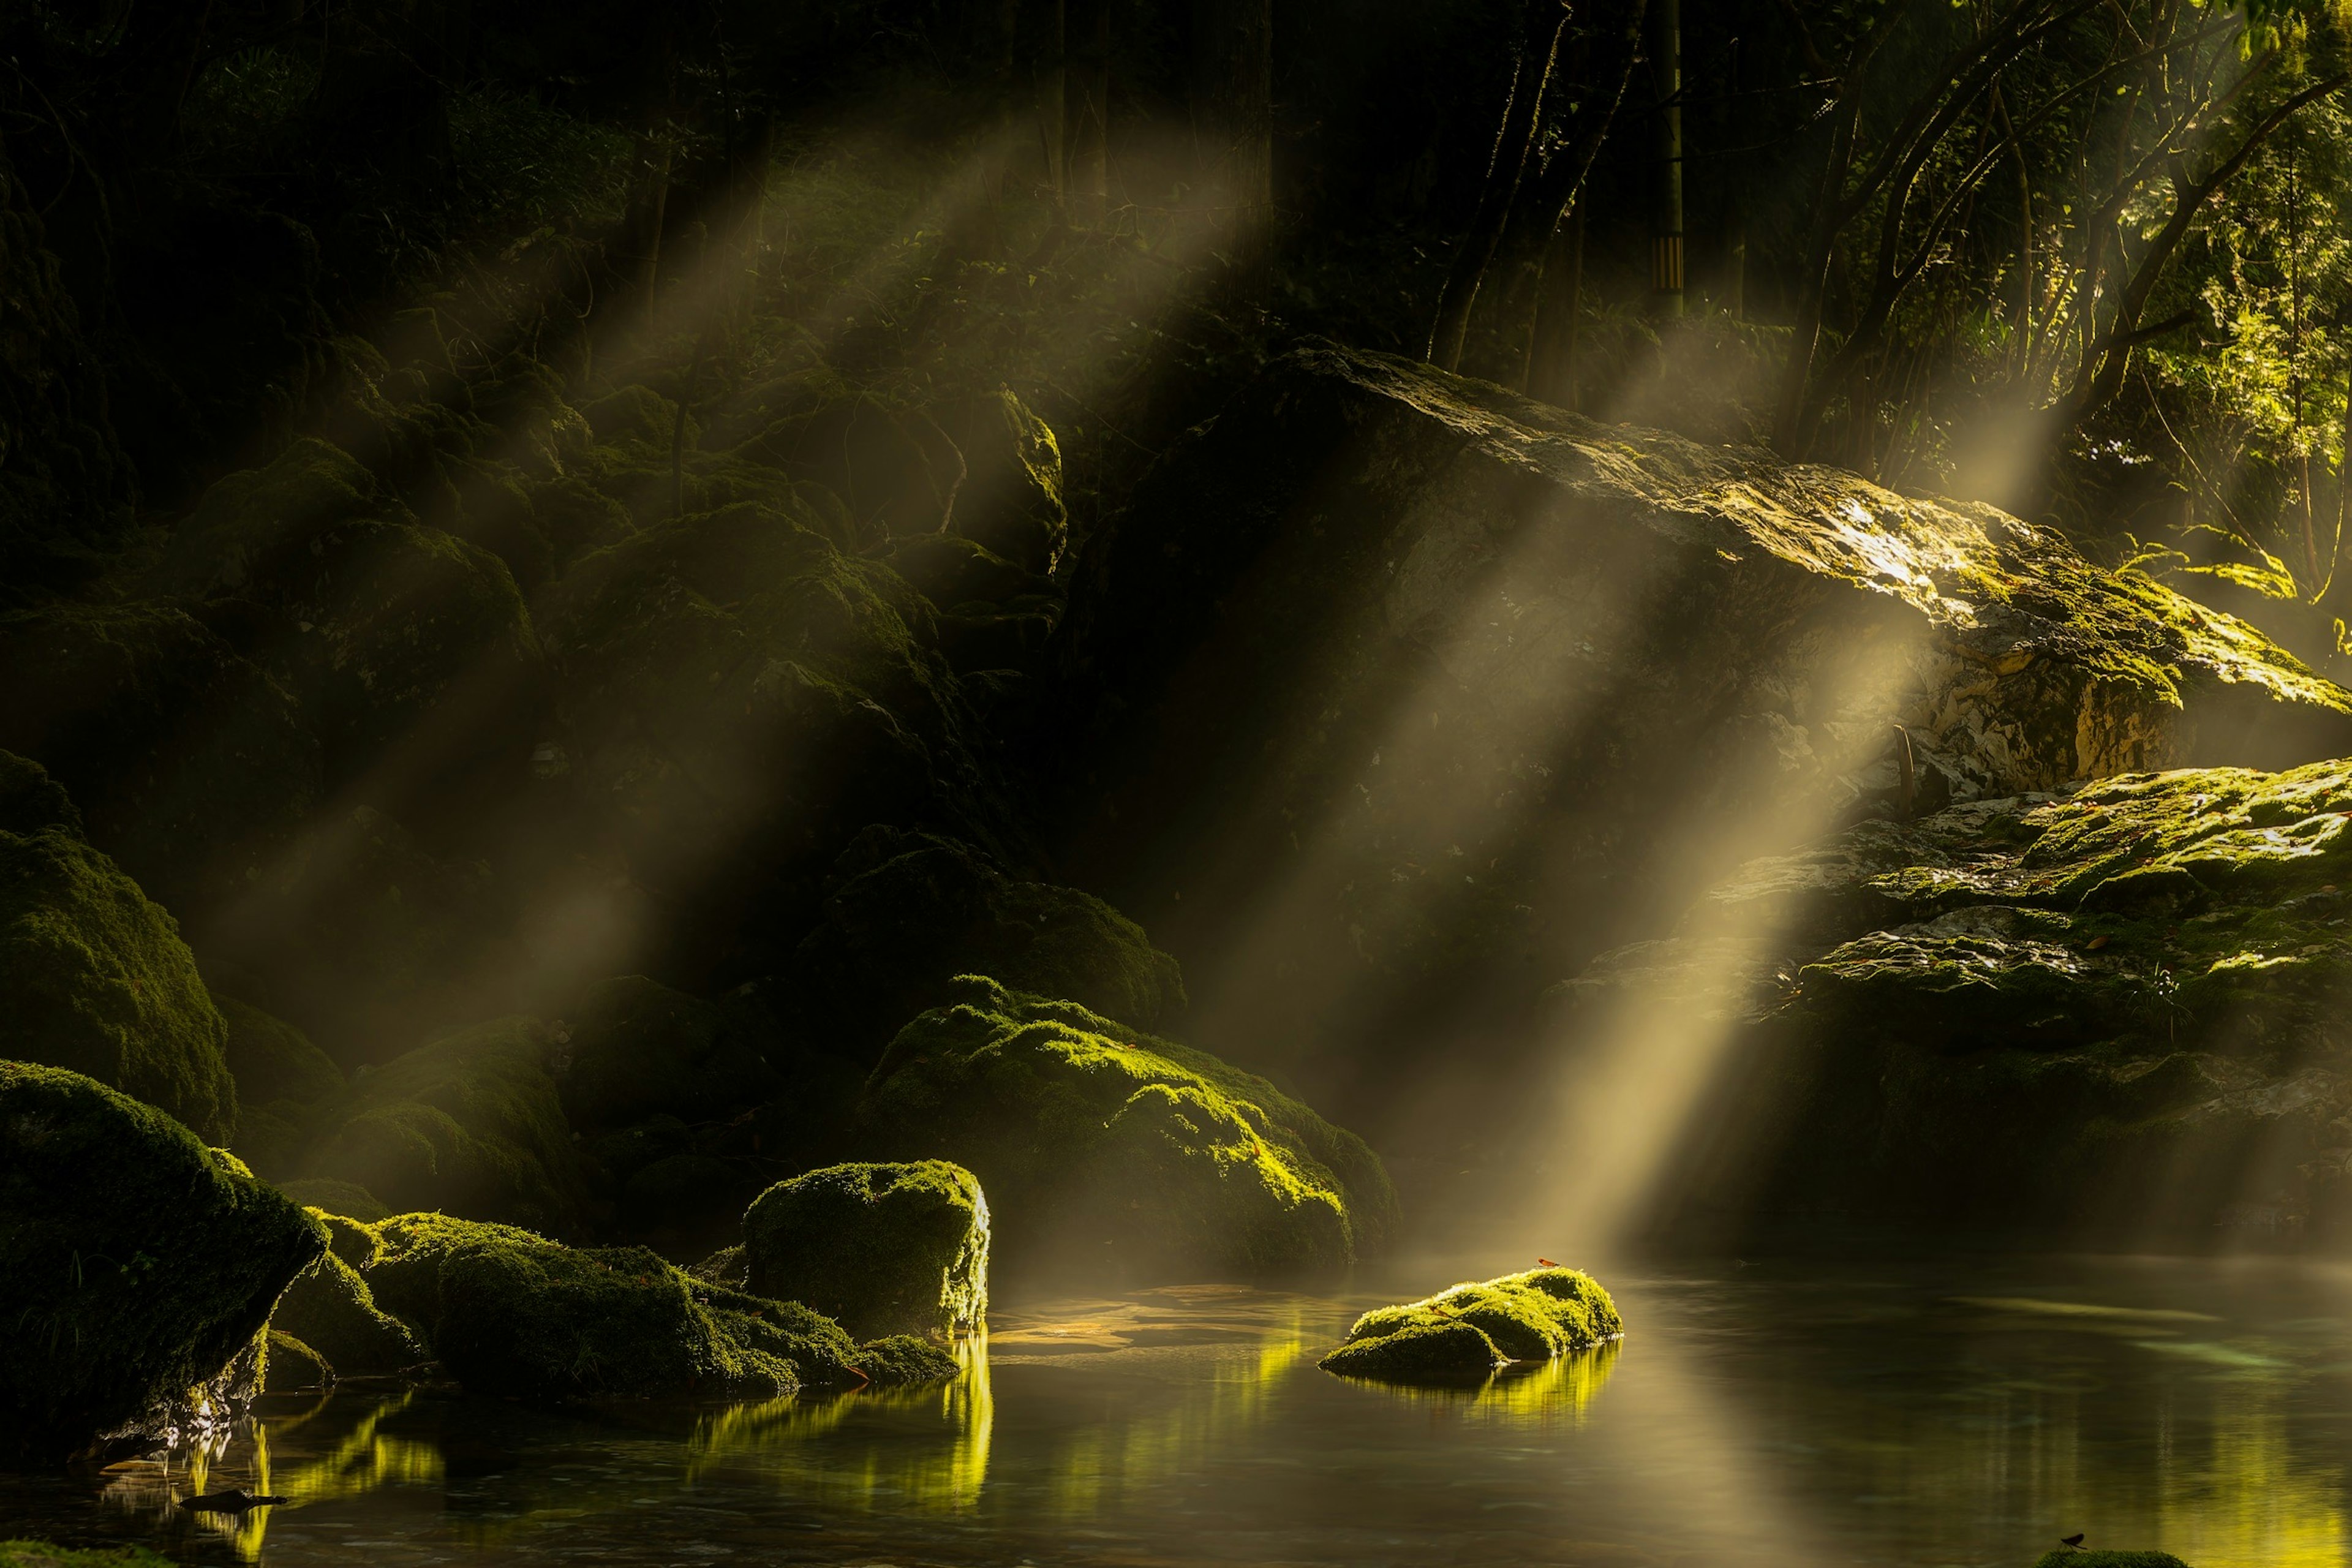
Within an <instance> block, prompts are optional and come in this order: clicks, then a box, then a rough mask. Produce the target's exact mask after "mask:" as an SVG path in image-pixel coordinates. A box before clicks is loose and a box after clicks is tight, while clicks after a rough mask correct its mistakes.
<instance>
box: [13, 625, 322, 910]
mask: <svg viewBox="0 0 2352 1568" xmlns="http://www.w3.org/2000/svg"><path fill="white" fill-rule="evenodd" d="M213 618H214V621H215V623H217V624H216V625H215V624H207V623H206V622H205V620H202V619H200V618H198V616H195V615H193V614H191V613H189V611H188V610H187V609H186V608H184V607H182V606H179V605H163V604H112V605H46V606H43V607H41V608H39V609H28V610H25V611H21V612H19V613H17V614H15V615H8V616H0V747H6V748H8V749H9V750H12V751H15V752H20V753H22V754H23V755H25V756H26V757H30V758H33V759H35V760H37V761H38V762H39V763H41V764H42V765H43V766H44V767H46V768H47V770H48V772H49V774H50V775H51V776H52V777H53V778H55V779H56V780H57V782H58V784H62V785H63V786H64V787H65V788H66V789H67V790H68V792H69V793H70V794H71V795H73V797H74V801H75V804H76V805H78V806H79V808H80V811H81V814H82V816H84V817H85V818H86V826H87V830H88V832H89V837H90V840H91V842H93V843H94V844H96V845H98V846H99V847H100V848H102V849H104V850H105V851H106V852H107V853H108V854H110V855H111V856H112V857H113V858H115V859H116V860H117V861H118V862H120V863H121V865H122V866H123V867H124V868H126V869H128V870H129V871H130V872H131V875H132V876H134V877H136V878H138V879H139V881H140V884H141V885H142V887H144V888H146V889H147V890H148V891H149V892H150V893H152V895H153V896H155V897H156V898H158V899H161V900H163V901H164V902H165V903H167V904H169V905H171V906H172V907H173V909H175V910H179V911H181V912H182V913H183V914H184V915H186V916H191V917H193V916H194V915H196V914H198V913H200V912H202V911H205V910H211V909H215V908H217V907H219V906H220V905H222V904H223V903H225V902H226V901H227V900H229V899H231V898H232V897H234V896H235V895H236V893H237V892H239V891H240V890H241V889H243V888H244V887H245V885H246V877H247V871H248V869H251V868H257V867H259V866H263V865H266V864H268V861H269V860H270V859H271V858H273V857H274V856H275V855H277V854H278V852H280V851H281V850H282V849H283V847H284V846H285V845H286V843H287V842H288V841H289V838H290V837H291V836H292V835H293V833H294V832H295V830H296V829H297V827H298V826H299V824H300V822H301V821H302V818H303V816H305V814H307V813H308V812H310V811H311V810H312V809H313V808H315V807H316V805H318V802H319V798H320V756H319V745H318V742H317V741H316V740H315V739H313V738H312V736H311V734H310V731H309V730H308V729H307V728H306V727H305V721H304V719H303V715H302V713H301V710H300V708H299V704H298V703H297V702H296V700H295V699H294V697H293V695H292V694H291V693H290V692H289V690H288V689H286V688H285V687H284V686H283V685H282V684H281V683H280V682H279V681H278V680H277V679H275V678H273V677H272V676H271V675H269V674H268V673H267V672H266V671H265V670H264V669H263V668H261V666H260V665H258V664H257V663H256V662H255V659H254V658H253V656H252V654H251V652H250V651H249V650H248V649H246V648H243V647H239V646H238V645H239V643H240V642H242V641H244V640H245V639H246V628H245V626H244V625H243V623H242V622H241V621H240V620H239V619H238V618H237V617H236V616H233V615H227V614H223V615H219V616H214V617H213Z"/></svg>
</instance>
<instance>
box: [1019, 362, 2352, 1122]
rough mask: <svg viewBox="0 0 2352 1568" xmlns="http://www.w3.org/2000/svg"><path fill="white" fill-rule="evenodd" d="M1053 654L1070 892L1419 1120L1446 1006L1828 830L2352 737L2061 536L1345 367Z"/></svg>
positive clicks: (1211, 461)
mask: <svg viewBox="0 0 2352 1568" xmlns="http://www.w3.org/2000/svg"><path fill="white" fill-rule="evenodd" d="M1057 635H1058V637H1059V639H1060V640H1059V644H1058V647H1059V651H1060V655H1061V679H1062V681H1063V692H1064V697H1065V700H1066V702H1067V703H1068V704H1069V706H1070V708H1071V709H1072V710H1074V711H1075V712H1076V713H1078V714H1080V715H1082V716H1083V717H1082V721H1080V722H1079V723H1078V724H1077V725H1076V726H1075V728H1074V730H1073V732H1072V735H1071V739H1070V741H1069V742H1068V745H1067V748H1066V751H1065V752H1064V753H1063V754H1062V755H1061V756H1060V757H1059V758H1058V759H1057V760H1056V763H1055V766H1056V767H1057V768H1058V769H1059V771H1060V776H1061V777H1063V778H1064V779H1065V780H1066V794H1065V795H1063V797H1062V798H1063V800H1064V801H1065V802H1066V805H1067V806H1068V808H1069V810H1070V812H1071V814H1072V817H1073V820H1074V821H1075V822H1076V824H1077V826H1076V828H1075V830H1074V831H1073V833H1072V842H1071V843H1070V844H1069V846H1068V847H1067V852H1066V854H1065V855H1064V856H1063V857H1062V864H1063V865H1064V866H1065V867H1066V869H1067V872H1068V874H1069V875H1070V876H1071V877H1072V878H1073V879H1075V880H1077V881H1079V882H1081V883H1082V884H1083V885H1085V886H1087V887H1089V888H1093V889H1097V890H1098V891H1099V892H1101V893H1102V894H1103V895H1104V896H1105V897H1107V898H1109V899H1111V900H1113V901H1115V902H1116V903H1118V905H1119V906H1120V907H1121V908H1122V909H1124V910H1128V912H1129V913H1130V914H1132V915H1134V916H1135V917H1136V918H1138V919H1139V920H1141V921H1144V923H1145V924H1146V925H1148V926H1149V927H1150V929H1151V930H1152V931H1153V932H1154V934H1155V935H1156V936H1157V937H1158V938H1159V939H1160V941H1161V942H1163V943H1164V944H1166V945H1167V946H1168V947H1169V948H1170V950H1171V951H1172V952H1176V953H1178V954H1179V955H1181V957H1182V958H1183V959H1184V961H1185V964H1186V969H1187V973H1188V976H1189V978H1190V980H1191V982H1192V989H1193V991H1194V994H1195V999H1196V1003H1197V1002H1199V1001H1200V999H1201V998H1202V997H1211V996H1213V997H1215V998H1216V1005H1214V1007H1213V1019H1214V1022H1215V1025H1216V1026H1217V1027H1218V1028H1219V1029H1220V1031H1221V1032H1223V1031H1232V1034H1231V1035H1230V1037H1233V1038H1235V1039H1238V1040H1243V1041H1244V1042H1245V1043H1246V1045H1247V1046H1248V1047H1249V1048H1250V1049H1251V1050H1252V1052H1253V1053H1254V1059H1265V1060H1286V1061H1287V1062H1291V1063H1298V1062H1300V1061H1301V1060H1302V1058H1304V1057H1306V1056H1307V1054H1308V1053H1312V1052H1316V1051H1318V1050H1319V1051H1320V1052H1321V1053H1323V1054H1324V1055H1325V1058H1326V1059H1325V1061H1324V1062H1322V1063H1321V1064H1318V1065H1320V1066H1323V1067H1325V1068H1327V1069H1328V1072H1329V1073H1330V1075H1331V1076H1332V1077H1333V1078H1334V1079H1339V1078H1340V1077H1342V1076H1343V1075H1345V1076H1346V1077H1347V1078H1348V1079H1349V1080H1350V1081H1356V1082H1360V1081H1361V1080H1362V1079H1363V1077H1364V1075H1365V1071H1366V1063H1367V1060H1368V1058H1371V1059H1373V1060H1375V1061H1377V1062H1378V1063H1379V1068H1380V1069H1385V1068H1390V1067H1391V1064H1393V1066H1394V1068H1395V1069H1396V1070H1394V1071H1381V1073H1380V1076H1381V1078H1382V1079H1383V1081H1385V1082H1387V1083H1388V1084H1389V1086H1390V1090H1391V1092H1392V1093H1393V1094H1394V1095H1396V1096H1397V1097H1398V1099H1399V1100H1401V1102H1402V1103H1406V1104H1413V1103H1414V1102H1415V1100H1416V1099H1418V1098H1421V1096H1420V1091H1419V1088H1418V1085H1417V1084H1416V1082H1415V1080H1414V1079H1413V1078H1412V1076H1411V1071H1410V1067H1411V1064H1412V1060H1413V1058H1415V1057H1416V1056H1423V1058H1424V1059H1425V1053H1423V1052H1422V1051H1421V1050H1420V1047H1423V1046H1424V1045H1425V1044H1426V1042H1427V1039H1428V1037H1429V1036H1430V1034H1431V1033H1432V1032H1433V1030H1436V1029H1439V1028H1441V1027H1443V1026H1446V1025H1447V1024H1450V1023H1451V1022H1453V1021H1454V1017H1455V1016H1456V1015H1457V1014H1458V1008H1457V1007H1456V1002H1457V999H1458V998H1459V997H1460V996H1461V995H1462V994H1464V992H1465V990H1469V991H1481V992H1484V993H1486V994H1490V995H1496V996H1506V997H1520V998H1528V999H1532V995H1533V994H1534V992H1535V991H1536V990H1537V989H1538V987H1539V985H1540V984H1541V983H1542V981H1541V980H1540V979H1539V978H1538V977H1544V978H1549V977H1551V976H1556V975H1557V974H1558V973H1560V971H1561V968H1562V967H1564V966H1565V965H1567V964H1569V963H1573V962H1578V961H1580V959H1581V958H1582V957H1583V956H1584V955H1586V954H1589V953H1590V952H1593V951H1596V950H1598V949H1600V948H1604V947H1608V946H1613V945H1616V944H1617V943H1619V942H1623V941H1625V940H1627V939H1628V938H1629V937H1630V936H1632V935H1634V934H1636V933H1637V932H1639V931H1641V930H1643V928H1647V929H1649V930H1656V929H1658V927H1659V926H1661V925H1663V924H1664V922H1666V921H1670V920H1671V919H1672V918H1673V914H1674V912H1675V910H1676V909H1678V908H1679V907H1680V906H1681V905H1682V903H1684V902H1685V900H1687V899H1689V898H1691V897H1693V896H1696V893H1697V892H1698V891H1699V890H1700V889H1703V888H1704V887H1705V886H1706V885H1707V883H1708V882H1710V881H1711V880H1713V879H1715V878H1716V877H1717V876H1719V875H1721V873H1722V871H1723V870H1724V869H1725V868H1727V867H1728V866H1731V865H1735V864H1737V863H1738V861H1740V860H1741V859H1744V858H1748V857H1749V856H1753V855H1756V854H1760V853H1767V852H1772V851H1775V850H1778V849H1780V848H1783V847H1788V846H1790V845H1793V844H1797V843H1801V842H1803V841H1804V840H1805V839H1807V838H1809V837H1812V836H1813V835H1815V834H1817V833H1819V832H1821V831H1822V830H1823V829H1824V828H1825V827H1827V826H1832V825H1833V824H1836V823H1839V822H1842V821H1850V820H1853V819H1854V818H1856V817H1858V816H1868V815H1885V816H1901V815H1903V811H1904V807H1905V805H1906V801H1907V804H1908V805H1909V806H1910V807H1911V808H1912V809H1913V810H1915V811H1916V812H1917V813H1918V814H1921V815H1925V814H1927V813H1929V812H1932V811H1934V810H1936V809H1937V808H1939V807H1941V806H1943V805H1947V804H1949V803H1951V802H1955V801H1965V800H1969V799H1974V798H1992V797H1997V796H2003V795H2013V794H2016V793H2018V792H2020V791H2021V790H2035V789H2048V788H2052V787H2054V786H2056V785H2057V784H2061V783H2063V781H2066V780H2070V779H2074V778H2079V777H2083V776H2085V775H2094V776H2095V775H2105V774H2112V773H2121V772H2125V771H2127V770H2132V769H2142V768H2148V767H2162V766H2171V765H2177V764H2179V763H2188V762H2198V761H2229V762H2261V763H2264V764H2265V765H2278V764H2280V763H2300V762H2304V761H2306V760H2310V759H2313V758H2316V757H2322V756H2328V755H2334V754H2339V753H2341V752H2346V751H2347V750H2352V719H2347V712H2352V698H2347V694H2346V693H2345V692H2344V691H2343V690H2341V689H2338V688H2337V687H2336V685H2334V684H2333V683H2332V682H2330V681H2327V680H2326V679H2321V678H2319V677H2318V676H2315V674H2313V673H2312V672H2311V671H2310V670H2308V669H2306V668H2304V667H2303V666H2302V665H2301V664H2299V663H2298V662H2296V661H2295V660H2294V658H2292V657H2291V656H2289V655H2288V654H2286V653H2285V652H2284V651H2282V650H2281V649H2279V648H2278V647H2275V646H2273V644H2271V643H2270V642H2269V641H2268V640H2267V639H2266V638H2264V637H2263V636H2262V635H2261V634H2260V633H2258V632H2257V631H2255V630H2254V629H2253V628H2252V627H2251V626H2247V625H2245V624H2243V623H2242V622H2240V621H2237V620H2234V619H2232V618H2231V617H2229V616H2222V615H2219V614H2215V613H2213V612H2210V611H2208V610H2205V609H2203V608H2201V607H2200V606H2199V605H2195V604H2194V603H2192V602H2191V601H2189V600H2188V599H2187V598H2184V597H2183V596H2181V595H2179V594H2177V593H2175V592H2174V591H2172V590H2171V589H2169V588H2168V587H2165V586H2163V585H2162V584H2158V583H2157V582H2155V581H2153V580H2150V579H2148V578H2147V577H2143V576H2140V575H2137V574H2133V573H2130V572H2113V571H2109V570H2107V569H2105V568H2104V567H2101V566H2098V565H2095V564H2094V563H2091V562H2089V561H2087V560H2085V559H2084V557H2083V556H2081V555H2080V554H2078V553H2077V552H2075V551H2074V549H2073V548H2072V547H2071V546H2070V545H2069V544H2068V543H2067V542H2065V540H2064V539H2063V538H2062V537H2061V536H2060V535H2059V534H2057V533H2056V532H2055V531H2052V530H2050V529H2047V528H2043V527H2040V526H2037V525H2034V524H2030V523H2026V522H2023V521H2019V520H2017V519H2014V518H2011V517H2007V516H2004V515H2002V514H2000V513H1999V512H1997V511H1994V510H1991V509H1990V508H1987V507H1983V506H1979V505H1974V504H1965V503H1957V502H1945V501H1937V500H1927V499H1923V498H1917V497H1912V496H1905V495H1898V494H1896V493H1895V492H1893V491H1891V490H1887V489H1881V488H1880V487H1878V486H1875V485H1873V484H1870V483H1868V482H1866V481H1864V480H1863V479H1859V478H1857V477H1855V476H1853V475H1852V474H1848V473H1843V472H1841V471H1838V470H1835V469H1831V468H1820V467H1814V466H1809V465H1792V464H1789V463H1785V462H1782V461H1780V460H1779V459H1778V458H1773V457H1772V456H1770V455H1769V454H1768V453H1766V452H1764V451H1762V450H1760V449H1757V448H1752V447H1705V446H1700V445H1697V444H1696V443H1693V442H1690V441H1687V440H1684V439H1682V438H1680V437H1674V436H1669V435H1664V434H1660V433H1658V432H1654V431H1646V430H1638V429H1633V428H1628V427H1622V426H1603V425H1600V424H1596V423H1594V422H1592V421H1590V420H1586V419H1582V418H1580V417H1578V416H1575V415H1572V414H1568V413H1565V412H1563V411H1561V410H1559V409H1557V408H1551V407H1548V406H1545V405H1538V404H1536V403H1533V402H1530V401H1528V400H1526V399H1523V398H1519V397H1517V396H1515V395H1511V394H1509V393H1507V392H1505V391H1503V390H1501V389H1500V388H1497V387H1494V386H1491V385H1486V384H1480V383H1475V382H1471V381H1467V380H1465V379H1462V378H1460V377H1456V376H1451V375H1447V374H1444V373H1442V372H1438V371H1435V370H1433V369H1431V368H1429V367H1428V366H1426V365H1421V364H1412V363H1406V362H1404V361H1402V360H1397V359H1391V358H1387V357H1382V356H1379V355H1372V354H1364V353H1353V352H1349V351H1343V350H1340V349H1338V348H1334V347H1329V346H1319V347H1309V348H1306V349H1302V350H1300V351H1298V352H1297V353H1292V354H1290V355H1288V356H1286V357H1285V358H1284V359H1282V360H1281V361H1279V362H1277V363H1276V365H1275V366H1273V367H1272V368H1271V369H1270V370H1269V371H1268V372H1267V373H1266V374H1265V377H1264V378H1263V379H1262V380H1261V381H1260V382H1259V383H1258V384H1255V385H1253V386H1252V387H1250V388H1248V389H1247V390H1245V391H1244V392H1243V393H1242V394H1241V395H1239V396H1238V397H1237V398H1236V399H1235V400H1234V403H1233V404H1232V405H1230V406H1229V407H1227V408H1226V409H1225V410H1224V411H1223V413H1222V414H1220V415H1219V416H1218V417H1217V418H1216V420H1215V421H1214V422H1213V424H1212V425H1210V426H1206V427H1205V428H1204V429H1203V430H1202V431H1201V432H1199V433H1197V434H1196V435H1195V436H1194V437H1191V438H1190V439H1188V440H1187V441H1186V442H1185V443H1184V444H1183V445H1182V446H1181V447H1178V448H1176V449H1174V450H1171V452H1170V453H1169V454H1168V455H1167V456H1166V457H1165V458H1163V459H1162V460H1161V461H1160V464H1159V465H1158V466H1157V467H1156V468H1154V469H1153V470H1152V471H1151V473H1150V475H1149V476H1148V477H1147V478H1146V479H1144V480H1143V481H1142V482H1141V483H1140V484H1139V488H1138V489H1137V492H1136V494H1135V497H1134V500H1133V501H1132V504H1131V505H1130V506H1129V509H1128V510H1126V511H1125V512H1124V513H1123V514H1122V515H1120V516H1118V518H1116V519H1114V520H1112V521H1110V522H1108V524H1107V525H1106V526H1105V527H1104V528H1102V529H1101V530H1099V531H1097V532H1096V533H1095V534H1094V535H1093V536H1092V537H1090V538H1089V539H1088V541H1087V544H1086V547H1085V551H1084V552H1083V555H1082V557H1081V562H1080V564H1079V567H1078V570H1077V572H1076V576H1075V577H1074V579H1073V580H1072V583H1071V592H1070V610H1069V615H1068V617H1067V619H1066V621H1065V622H1064V624H1063V630H1062V631H1061V632H1060V633H1059V634H1057ZM1898 725H1899V726H1901V727H1902V732H1901V733H1899V734H1898V732H1897V731H1896V729H1895V726H1898ZM1898 752H1900V753H1901V754H1898ZM1904 755H1907V756H1908V757H1909V759H1910V762H1911V768H1910V779H1911V784H1910V786H1909V791H1908V795H1907V796H1906V791H1905V786H1904V783H1903V780H1904V776H1905V770H1904V768H1903V766H1902V763H1903V758H1904ZM1383 1046H1385V1047H1386V1048H1387V1060H1385V1061H1382V1060H1380V1058H1379V1057H1378V1056H1377V1055H1376V1054H1375V1053H1378V1052H1380V1051H1381V1047H1383ZM1460 1065H1461V1064H1460V1063H1459V1061H1458V1060H1457V1059H1455V1058H1454V1057H1453V1056H1451V1055H1450V1054H1449V1055H1448V1057H1447V1058H1446V1059H1445V1060H1444V1064H1443V1070H1444V1072H1445V1073H1447V1074H1454V1075H1455V1076H1457V1077H1458V1076H1459V1075H1458V1068H1459V1067H1460ZM1301 1070H1302V1071H1303V1070H1304V1068H1303V1067H1302V1068H1301ZM1376 1070H1378V1069H1376ZM1497 1070H1505V1069H1502V1068H1498V1069H1497ZM1508 1070H1517V1069H1516V1067H1515V1066H1514V1067H1512V1068H1509V1069H1508ZM1419 1109H1421V1110H1423V1111H1425V1104H1424V1105H1423V1106H1422V1107H1420V1108H1419Z"/></svg>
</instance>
